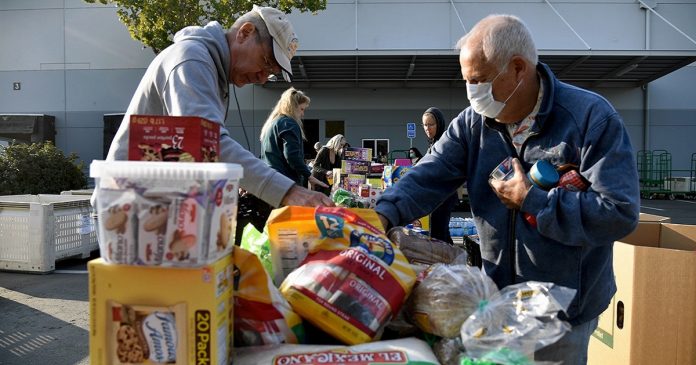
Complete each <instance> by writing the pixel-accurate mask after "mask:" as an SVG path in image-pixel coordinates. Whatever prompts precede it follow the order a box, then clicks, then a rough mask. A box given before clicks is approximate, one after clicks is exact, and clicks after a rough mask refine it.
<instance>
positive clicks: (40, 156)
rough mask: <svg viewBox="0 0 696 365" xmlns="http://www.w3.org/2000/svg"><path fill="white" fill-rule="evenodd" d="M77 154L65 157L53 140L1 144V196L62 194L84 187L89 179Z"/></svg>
mask: <svg viewBox="0 0 696 365" xmlns="http://www.w3.org/2000/svg"><path fill="white" fill-rule="evenodd" d="M77 160H78V157H77V155H76V154H75V153H71V154H70V155H68V156H65V155H64V154H63V152H62V151H61V150H59V149H58V148H56V147H55V146H54V145H53V143H51V142H44V143H32V144H22V143H13V144H11V145H10V146H9V147H0V195H15V194H59V193H60V192H61V191H65V190H74V189H84V188H86V187H87V178H86V177H85V175H84V173H83V172H82V169H83V167H84V162H79V163H78V162H77Z"/></svg>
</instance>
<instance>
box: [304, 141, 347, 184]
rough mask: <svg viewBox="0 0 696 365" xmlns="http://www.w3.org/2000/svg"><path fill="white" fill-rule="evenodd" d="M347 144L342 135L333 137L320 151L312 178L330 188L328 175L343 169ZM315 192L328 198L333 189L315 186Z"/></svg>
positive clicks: (313, 168)
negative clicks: (342, 160) (336, 169)
mask: <svg viewBox="0 0 696 365" xmlns="http://www.w3.org/2000/svg"><path fill="white" fill-rule="evenodd" d="M346 144H347V143H346V139H345V138H344V137H343V135H342V134H337V135H335V136H333V137H331V139H330V140H329V141H328V142H327V143H326V145H325V146H324V147H322V148H321V149H319V152H318V153H317V158H315V159H314V166H313V167H312V176H314V177H315V178H316V179H317V180H319V181H321V182H323V183H326V184H327V186H328V184H329V181H328V177H327V175H328V174H331V173H333V169H335V168H340V167H341V156H342V155H343V148H344V147H345V146H346ZM314 190H316V191H320V192H322V193H324V194H326V195H327V196H328V195H329V194H330V193H331V187H322V186H320V185H314Z"/></svg>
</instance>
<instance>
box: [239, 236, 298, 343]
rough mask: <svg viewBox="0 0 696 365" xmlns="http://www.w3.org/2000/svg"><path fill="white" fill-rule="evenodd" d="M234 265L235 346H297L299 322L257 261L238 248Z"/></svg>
mask: <svg viewBox="0 0 696 365" xmlns="http://www.w3.org/2000/svg"><path fill="white" fill-rule="evenodd" d="M252 228H253V227H252ZM234 265H235V268H236V269H237V270H238V271H239V278H238V281H237V282H236V285H235V293H234V340H235V345H236V346H259V345H273V344H281V343H301V342H302V341H303V340H304V329H303V327H302V320H301V319H300V317H299V316H298V315H297V314H296V313H295V312H293V311H292V309H291V308H290V305H289V304H288V302H287V301H286V300H285V298H283V296H282V295H281V294H280V292H279V291H278V289H277V288H276V287H275V286H274V285H273V283H272V282H271V278H270V277H269V276H268V274H267V273H266V270H264V268H263V266H262V265H261V261H259V258H258V257H257V256H256V255H254V254H253V253H251V252H249V251H247V250H245V249H243V248H239V247H238V248H235V250H234Z"/></svg>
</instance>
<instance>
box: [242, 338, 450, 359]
mask: <svg viewBox="0 0 696 365" xmlns="http://www.w3.org/2000/svg"><path fill="white" fill-rule="evenodd" d="M234 363H235V364H237V365H259V364H264V365H265V364H298V365H299V364H403V365H409V364H411V365H436V364H438V361H437V359H436V358H435V355H433V352H432V350H431V349H430V346H428V344H427V343H425V342H424V341H422V340H419V339H417V338H413V337H410V338H403V339H398V340H389V341H376V342H369V343H365V344H360V345H355V346H350V347H347V346H335V345H280V346H257V347H242V348H238V349H236V356H235V358H234Z"/></svg>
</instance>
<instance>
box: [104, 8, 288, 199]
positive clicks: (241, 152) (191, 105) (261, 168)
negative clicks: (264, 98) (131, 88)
mask: <svg viewBox="0 0 696 365" xmlns="http://www.w3.org/2000/svg"><path fill="white" fill-rule="evenodd" d="M229 66H230V49H229V46H228V44H227V39H226V37H225V29H224V28H223V27H222V26H221V25H220V23H218V22H210V23H208V24H207V25H206V26H204V27H198V26H192V27H186V28H184V29H182V30H180V31H179V32H178V33H177V34H176V35H175V36H174V44H172V45H171V46H169V47H167V48H166V49H165V50H163V51H162V52H161V53H160V54H158V55H157V57H155V59H154V60H153V61H152V63H150V66H149V67H148V68H147V71H145V75H144V76H143V78H142V80H141V81H140V84H139V85H138V88H137V89H136V91H135V94H134V95H133V99H131V102H130V105H129V106H128V110H127V111H126V115H125V116H124V118H123V122H121V126H120V127H119V129H118V132H117V133H116V136H115V137H114V141H113V142H112V144H111V148H110V149H109V154H108V155H107V157H106V159H107V160H126V159H128V126H129V120H130V116H131V114H146V115H175V116H197V117H201V118H205V119H208V120H210V121H213V122H216V123H219V124H220V161H221V162H229V163H237V164H240V165H242V167H243V168H244V178H242V180H241V182H240V185H241V186H242V188H244V189H246V190H247V191H249V192H250V193H252V194H254V195H256V196H257V197H259V198H261V199H262V200H264V201H266V202H267V203H269V204H271V205H273V206H276V207H277V206H279V205H280V202H281V200H282V199H283V197H284V196H285V194H286V193H287V191H288V190H289V189H290V188H291V187H292V186H293V184H294V182H293V181H292V180H290V179H288V178H287V177H285V176H283V175H282V174H280V173H278V172H277V171H275V170H273V169H272V168H270V167H269V166H268V165H266V164H265V163H264V162H263V161H261V160H259V159H258V158H256V157H255V156H254V155H253V154H252V153H251V152H249V151H248V150H246V149H245V148H244V147H242V146H241V145H240V144H239V143H237V142H236V141H235V140H233V139H232V138H231V137H230V135H229V131H228V130H227V129H226V128H225V124H224V122H225V111H226V109H227V99H228V97H229V81H228V80H229V77H228V73H229Z"/></svg>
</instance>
